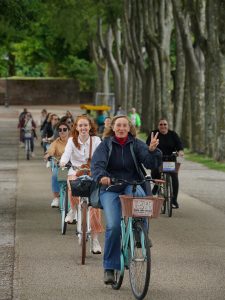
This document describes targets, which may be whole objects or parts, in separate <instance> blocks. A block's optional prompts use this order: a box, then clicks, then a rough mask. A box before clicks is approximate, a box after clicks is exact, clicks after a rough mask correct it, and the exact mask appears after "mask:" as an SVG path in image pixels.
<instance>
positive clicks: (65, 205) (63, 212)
mask: <svg viewBox="0 0 225 300" xmlns="http://www.w3.org/2000/svg"><path fill="white" fill-rule="evenodd" d="M60 197H62V202H63V203H62V209H61V233H62V234H66V229H67V222H65V218H66V215H67V213H68V188H67V184H66V185H65V186H63V187H62V194H61V195H60ZM60 201H61V199H60Z"/></svg>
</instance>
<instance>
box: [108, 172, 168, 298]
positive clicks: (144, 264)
mask: <svg viewBox="0 0 225 300" xmlns="http://www.w3.org/2000/svg"><path fill="white" fill-rule="evenodd" d="M146 181H152V182H154V183H156V184H161V183H164V181H163V180H160V179H155V180H154V179H151V178H150V177H149V176H146V177H145V179H143V180H137V181H131V182H129V181H127V180H123V179H119V180H118V179H117V180H115V179H114V180H112V185H111V186H114V185H121V184H124V183H125V184H129V185H132V186H133V189H132V194H133V195H129V196H128V195H121V196H120V201H121V206H122V218H121V255H120V263H121V268H120V270H117V271H116V272H115V281H114V283H113V284H112V288H113V289H115V290H118V289H120V287H121V285H122V282H123V277H124V272H125V269H128V270H129V277H130V285H131V289H132V292H133V295H134V297H135V298H136V299H144V297H145V296H146V294H147V292H148V288H149V283H150V274H151V251H150V247H151V241H150V239H149V237H148V220H149V218H151V217H152V218H157V217H158V216H159V214H160V209H161V206H162V204H163V201H164V199H163V198H161V197H156V196H146V197H138V196H134V195H135V192H136V188H137V185H142V184H144V183H145V182H146ZM111 186H109V187H108V189H109V188H110V187H111Z"/></svg>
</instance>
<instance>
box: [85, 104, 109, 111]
mask: <svg viewBox="0 0 225 300" xmlns="http://www.w3.org/2000/svg"><path fill="white" fill-rule="evenodd" d="M80 108H81V109H86V110H87V111H107V112H108V111H110V110H111V106H109V105H90V104H81V105H80Z"/></svg>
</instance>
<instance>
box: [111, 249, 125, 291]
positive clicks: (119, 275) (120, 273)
mask: <svg viewBox="0 0 225 300" xmlns="http://www.w3.org/2000/svg"><path fill="white" fill-rule="evenodd" d="M123 277H124V256H123V252H121V254H120V270H115V282H114V283H113V284H112V288H113V289H114V290H119V289H120V287H121V285H122V283H123Z"/></svg>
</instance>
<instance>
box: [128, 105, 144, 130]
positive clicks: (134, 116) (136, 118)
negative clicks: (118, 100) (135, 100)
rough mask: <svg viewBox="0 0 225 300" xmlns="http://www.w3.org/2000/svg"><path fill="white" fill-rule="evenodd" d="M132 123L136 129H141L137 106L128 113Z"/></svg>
mask: <svg viewBox="0 0 225 300" xmlns="http://www.w3.org/2000/svg"><path fill="white" fill-rule="evenodd" d="M128 117H129V119H130V120H131V123H132V124H133V125H134V126H135V128H136V130H138V131H139V130H140V127H141V118H140V115H139V114H138V113H137V112H136V108H135V107H132V108H131V112H130V113H129V114H128Z"/></svg>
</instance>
